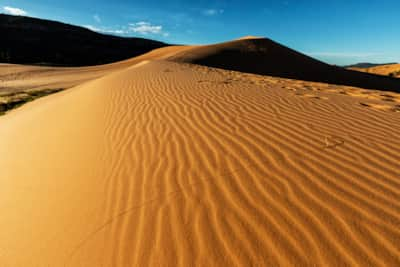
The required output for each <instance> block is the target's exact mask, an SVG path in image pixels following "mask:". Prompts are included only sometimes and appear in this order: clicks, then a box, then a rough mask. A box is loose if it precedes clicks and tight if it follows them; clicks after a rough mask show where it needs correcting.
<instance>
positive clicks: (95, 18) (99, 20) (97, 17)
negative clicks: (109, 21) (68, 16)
mask: <svg viewBox="0 0 400 267" xmlns="http://www.w3.org/2000/svg"><path fill="white" fill-rule="evenodd" d="M93 19H94V20H95V21H96V22H97V23H101V18H100V16H99V15H98V14H94V15H93Z"/></svg>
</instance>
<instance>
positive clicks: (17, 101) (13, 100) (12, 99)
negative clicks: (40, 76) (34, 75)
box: [0, 89, 62, 116]
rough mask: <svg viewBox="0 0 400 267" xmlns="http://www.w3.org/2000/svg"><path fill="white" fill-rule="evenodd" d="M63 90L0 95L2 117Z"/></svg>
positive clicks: (0, 113)
mask: <svg viewBox="0 0 400 267" xmlns="http://www.w3.org/2000/svg"><path fill="white" fill-rule="evenodd" d="M61 90H62V89H44V90H33V91H22V92H12V93H5V94H0V116H1V115H4V114H5V113H6V112H7V111H9V110H11V109H15V108H17V107H20V106H22V105H23V104H26V103H28V102H30V101H33V100H35V99H37V98H40V97H43V96H47V95H50V94H54V93H57V92H59V91H61Z"/></svg>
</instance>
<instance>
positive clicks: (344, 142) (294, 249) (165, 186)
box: [0, 48, 400, 266]
mask: <svg viewBox="0 0 400 267" xmlns="http://www.w3.org/2000/svg"><path fill="white" fill-rule="evenodd" d="M170 49H171V48H170ZM175 52H176V51H169V52H168V53H165V54H162V55H161V57H166V58H168V57H169V56H170V54H169V53H175ZM156 53H157V52H156ZM158 56H159V55H158ZM140 62H141V63H140V64H138V65H133V64H132V66H130V67H128V66H127V67H125V68H121V69H119V70H118V71H114V72H112V73H111V74H109V75H106V76H104V77H102V78H99V79H96V80H93V81H90V82H87V83H84V84H82V85H79V86H77V87H75V88H73V89H70V90H67V91H64V92H62V93H58V94H56V95H52V96H49V97H45V98H42V99H40V100H38V101H35V102H33V103H30V104H27V105H25V106H23V107H22V108H20V109H18V110H15V111H13V112H11V113H10V114H8V115H6V116H3V117H0V136H1V138H0V170H1V175H0V181H1V184H0V199H1V201H0V212H1V215H2V216H1V219H0V229H2V230H1V231H0V248H1V250H0V262H1V263H2V264H1V265H2V266H399V265H400V247H399V244H400V230H399V225H400V179H399V177H400V163H399V162H400V154H399V153H398V152H399V149H400V141H399V140H400V117H399V114H400V113H398V111H400V95H398V94H395V93H383V92H379V91H368V90H363V89H359V88H352V87H344V86H335V85H329V84H321V83H311V82H304V81H295V80H287V79H281V78H273V77H268V76H257V75H252V74H244V73H240V72H234V71H226V70H220V69H214V68H208V67H202V66H196V65H191V64H184V63H174V62H167V61H163V60H158V61H157V60H156V61H154V60H149V61H140ZM137 63H139V62H137ZM382 107H385V108H382Z"/></svg>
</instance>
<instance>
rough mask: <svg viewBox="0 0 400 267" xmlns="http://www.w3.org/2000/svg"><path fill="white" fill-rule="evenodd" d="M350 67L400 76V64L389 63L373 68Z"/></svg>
mask: <svg viewBox="0 0 400 267" xmlns="http://www.w3.org/2000/svg"><path fill="white" fill-rule="evenodd" d="M350 69H353V70H357V71H362V72H368V73H373V74H379V75H390V76H392V77H400V64H388V65H380V66H376V67H371V68H350Z"/></svg>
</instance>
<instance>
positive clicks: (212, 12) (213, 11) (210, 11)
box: [203, 8, 224, 16]
mask: <svg viewBox="0 0 400 267" xmlns="http://www.w3.org/2000/svg"><path fill="white" fill-rule="evenodd" d="M222 13H224V10H223V9H213V8H211V9H205V10H203V15H205V16H215V15H218V14H222Z"/></svg>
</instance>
